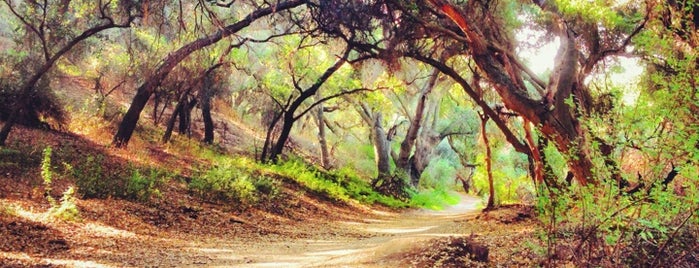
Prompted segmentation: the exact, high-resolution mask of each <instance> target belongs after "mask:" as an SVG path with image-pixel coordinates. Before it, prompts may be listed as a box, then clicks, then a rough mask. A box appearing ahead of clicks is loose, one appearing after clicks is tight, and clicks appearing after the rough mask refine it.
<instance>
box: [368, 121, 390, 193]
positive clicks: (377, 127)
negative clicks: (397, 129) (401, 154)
mask: <svg viewBox="0 0 699 268" xmlns="http://www.w3.org/2000/svg"><path fill="white" fill-rule="evenodd" d="M373 118H374V122H373V125H372V131H371V134H372V135H371V139H372V143H373V144H374V160H375V161H376V169H377V170H378V175H377V177H376V178H377V179H378V180H385V179H388V178H390V177H391V158H390V150H391V146H390V142H389V140H388V137H387V135H386V131H385V130H384V129H383V126H382V125H383V122H382V121H383V117H382V116H381V113H376V114H374V116H373Z"/></svg>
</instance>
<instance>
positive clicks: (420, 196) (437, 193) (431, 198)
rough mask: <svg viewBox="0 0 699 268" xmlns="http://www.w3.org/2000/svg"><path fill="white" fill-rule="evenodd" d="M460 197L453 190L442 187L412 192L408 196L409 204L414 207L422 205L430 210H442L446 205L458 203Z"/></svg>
mask: <svg viewBox="0 0 699 268" xmlns="http://www.w3.org/2000/svg"><path fill="white" fill-rule="evenodd" d="M459 201H460V198H459V196H458V195H456V194H454V193H453V192H449V191H447V190H444V189H430V190H423V191H420V192H414V193H412V195H411V198H410V204H411V205H412V206H415V207H422V208H427V209H432V210H442V209H444V208H445V207H446V206H453V205H456V204H458V203H459Z"/></svg>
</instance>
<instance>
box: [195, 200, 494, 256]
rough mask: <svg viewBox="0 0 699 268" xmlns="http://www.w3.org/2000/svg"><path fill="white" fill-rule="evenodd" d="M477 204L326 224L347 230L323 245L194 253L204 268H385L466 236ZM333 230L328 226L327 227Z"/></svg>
mask: <svg viewBox="0 0 699 268" xmlns="http://www.w3.org/2000/svg"><path fill="white" fill-rule="evenodd" d="M480 202H481V201H480V199H477V198H475V197H472V196H466V195H462V196H461V201H460V202H459V203H458V204H457V205H454V206H451V207H448V208H446V209H444V210H442V211H432V210H414V211H409V212H404V213H389V212H383V211H373V217H371V218H366V219H358V220H356V221H339V222H331V223H328V224H329V225H326V226H320V227H318V228H329V229H330V228H332V229H338V228H339V230H347V231H348V232H347V234H352V235H345V233H343V232H340V233H338V235H337V236H333V237H330V238H327V239H285V240H282V241H273V242H267V243H265V242H262V243H254V245H240V244H236V243H233V244H228V245H219V246H220V247H216V248H199V249H198V250H199V251H201V253H204V255H206V256H207V258H209V261H207V265H214V266H215V265H221V266H226V265H235V266H236V267H390V266H395V265H398V264H399V262H400V261H401V258H400V256H401V254H402V253H405V252H408V251H410V250H411V249H413V248H414V247H415V246H417V245H421V242H423V243H424V242H425V241H426V240H429V239H432V238H435V237H444V236H460V235H463V234H465V233H467V230H463V229H461V228H462V227H461V226H460V224H459V222H460V221H463V220H466V219H468V218H469V217H475V215H476V214H477V212H478V210H479V205H480ZM330 225H333V226H330Z"/></svg>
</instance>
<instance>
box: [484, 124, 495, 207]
mask: <svg viewBox="0 0 699 268" xmlns="http://www.w3.org/2000/svg"><path fill="white" fill-rule="evenodd" d="M487 123H488V116H487V115H481V136H483V145H485V171H486V173H487V174H488V203H487V204H486V206H485V209H484V210H486V211H487V210H492V209H494V208H495V186H494V183H493V163H492V162H493V159H492V153H491V151H490V141H489V140H488V133H487V132H486V125H487Z"/></svg>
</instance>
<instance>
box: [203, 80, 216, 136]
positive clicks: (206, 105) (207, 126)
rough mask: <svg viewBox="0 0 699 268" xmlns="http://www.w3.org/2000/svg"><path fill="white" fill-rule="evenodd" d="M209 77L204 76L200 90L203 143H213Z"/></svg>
mask: <svg viewBox="0 0 699 268" xmlns="http://www.w3.org/2000/svg"><path fill="white" fill-rule="evenodd" d="M210 79H211V78H210V77H208V76H207V78H204V87H203V88H202V92H201V117H202V120H203V121H204V143H206V144H212V143H214V120H213V118H212V117H211V95H212V94H213V92H212V90H211V80H210Z"/></svg>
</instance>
